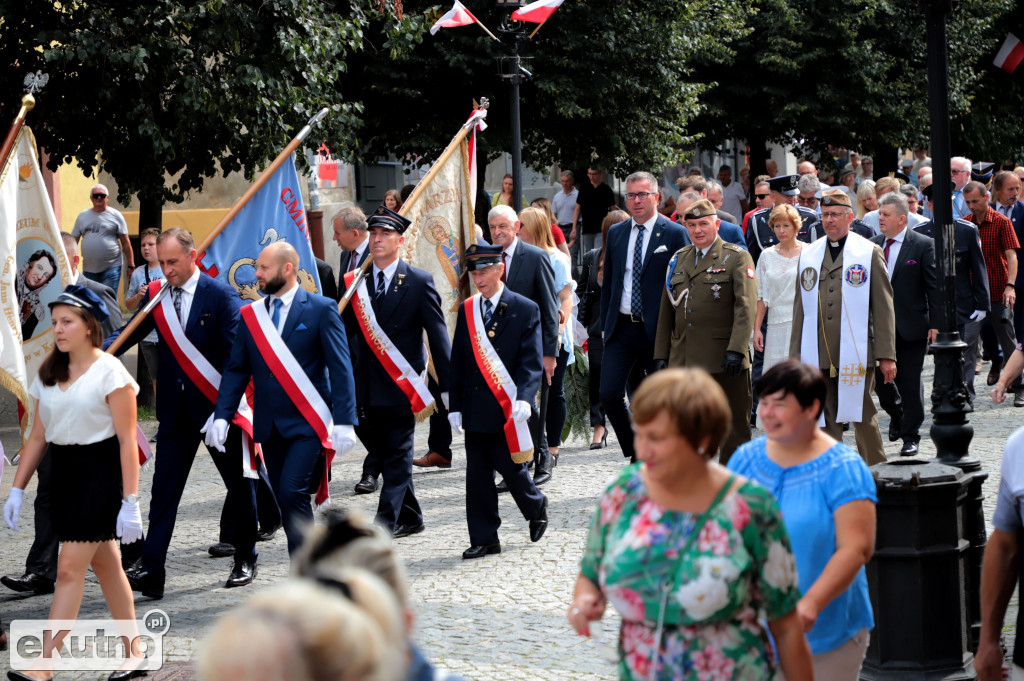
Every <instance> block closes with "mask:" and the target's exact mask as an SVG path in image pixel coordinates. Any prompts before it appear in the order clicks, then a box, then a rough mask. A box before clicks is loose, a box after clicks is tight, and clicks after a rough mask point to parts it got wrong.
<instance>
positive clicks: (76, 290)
mask: <svg viewBox="0 0 1024 681" xmlns="http://www.w3.org/2000/svg"><path fill="white" fill-rule="evenodd" d="M50 311H51V312H50V314H51V316H52V319H53V337H54V344H55V347H54V349H53V350H52V351H51V352H50V354H49V355H48V356H47V357H46V359H45V360H44V361H43V364H42V365H41V366H40V368H39V376H38V377H37V378H36V379H35V381H33V383H32V386H31V387H30V388H29V394H30V395H31V396H32V397H34V398H35V400H36V412H35V421H34V423H33V426H32V432H31V434H30V435H29V438H28V441H27V442H26V443H25V447H24V449H23V450H22V453H21V465H20V466H18V472H17V474H16V475H15V477H14V486H13V488H12V489H11V494H10V496H9V497H8V499H7V503H6V504H5V505H4V520H6V521H7V524H8V525H9V526H10V527H11V529H14V530H17V529H18V516H19V514H20V510H21V500H22V494H23V492H24V490H25V486H26V485H27V484H28V481H29V479H30V478H31V477H32V474H33V473H34V472H35V470H36V467H37V466H38V464H39V460H40V458H41V457H42V455H43V452H44V450H45V449H46V447H47V446H48V445H49V447H50V456H51V457H52V459H53V483H52V485H53V491H52V493H53V511H52V516H53V528H54V531H55V532H56V534H57V538H58V539H59V540H60V541H61V543H62V546H61V552H60V559H59V562H58V565H57V584H56V589H55V591H54V595H53V603H52V604H51V606H50V619H51V620H73V619H75V618H76V617H77V615H78V610H79V607H80V606H81V604H82V592H83V590H84V588H85V575H86V572H87V571H88V569H89V568H90V567H92V570H93V572H94V573H95V575H96V577H97V578H98V579H99V581H100V586H101V587H102V589H103V595H104V597H105V598H106V601H107V606H108V607H109V608H110V613H111V615H112V616H113V618H114V619H115V620H130V621H132V622H134V621H135V601H134V598H133V596H132V590H131V587H130V586H129V584H128V579H127V578H126V577H125V574H124V570H122V568H121V556H120V554H119V552H118V545H117V538H118V537H121V538H122V540H123V542H124V543H126V544H130V543H132V542H134V541H138V540H139V539H140V538H141V537H142V515H141V513H140V511H139V502H138V492H139V459H138V449H137V444H136V435H135V430H136V409H135V395H136V394H137V393H138V391H139V386H138V385H137V384H136V383H135V381H133V380H132V377H131V376H130V375H129V374H128V371H127V370H126V369H125V368H124V366H123V365H122V364H121V363H120V362H119V361H118V360H116V359H114V357H113V356H111V355H108V354H105V353H104V352H103V351H102V350H100V345H101V344H102V342H103V332H102V330H101V328H100V322H101V321H102V320H103V319H105V318H106V317H107V315H108V312H107V308H106V305H105V304H104V303H103V301H102V300H100V298H99V297H98V296H96V295H95V294H94V293H93V292H92V291H89V290H88V289H86V288H83V287H81V286H75V285H71V286H68V287H67V289H65V290H64V292H63V293H61V295H60V296H59V297H58V298H57V300H55V301H54V302H52V303H50ZM121 634H122V635H126V636H129V637H134V636H136V635H137V634H136V632H134V631H130V630H128V631H122V632H121ZM62 638H63V637H62V636H58V637H56V638H55V640H54V644H53V645H52V646H50V647H49V648H48V649H46V650H44V651H43V657H44V658H45V657H47V656H48V655H50V654H51V652H52V650H53V648H57V647H59V646H60V645H61V641H62ZM131 649H132V659H126V660H125V664H124V665H123V666H122V670H123V671H118V672H115V673H114V674H112V675H111V677H110V678H111V680H112V681H117V680H119V679H130V678H133V677H135V676H141V675H143V674H144V673H145V672H144V671H143V670H142V669H137V667H139V666H140V661H141V655H142V653H141V652H140V651H139V648H138V639H137V638H133V643H132V646H131ZM40 662H41V665H40V670H39V671H35V670H33V671H27V672H24V673H21V672H15V671H10V672H8V677H9V678H11V679H15V680H23V679H47V678H50V676H51V673H50V672H47V671H43V669H44V666H43V665H45V660H40Z"/></svg>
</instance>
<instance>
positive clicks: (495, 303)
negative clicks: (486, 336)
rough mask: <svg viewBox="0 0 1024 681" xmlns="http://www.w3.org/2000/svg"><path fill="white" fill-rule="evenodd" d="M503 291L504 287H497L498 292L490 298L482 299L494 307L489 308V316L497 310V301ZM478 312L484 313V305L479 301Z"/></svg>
mask: <svg viewBox="0 0 1024 681" xmlns="http://www.w3.org/2000/svg"><path fill="white" fill-rule="evenodd" d="M504 290H505V286H504V285H501V286H498V292H497V293H495V294H494V295H493V296H491V297H490V298H484V300H489V301H491V305H493V306H494V307H492V308H491V314H494V312H495V310H497V309H498V299H499V298H501V293H502V291H504ZM480 311H481V312H483V311H484V303H483V301H480Z"/></svg>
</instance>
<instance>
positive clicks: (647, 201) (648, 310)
mask: <svg viewBox="0 0 1024 681" xmlns="http://www.w3.org/2000/svg"><path fill="white" fill-rule="evenodd" d="M660 201H661V193H660V191H659V190H658V179H657V178H656V177H654V175H652V174H650V173H646V172H640V173H633V174H632V175H630V176H629V177H627V178H626V207H627V208H628V209H629V212H630V214H631V215H632V216H633V217H632V218H631V219H629V220H626V221H624V222H620V223H618V224H617V225H612V226H611V228H610V229H609V230H608V244H607V245H606V246H605V259H604V281H605V282H606V284H607V285H605V286H603V287H601V320H602V326H601V328H602V334H603V335H604V360H603V365H602V367H601V403H602V404H603V405H604V409H605V413H606V414H607V416H608V420H609V421H611V424H612V428H614V429H615V437H616V438H618V440H619V445H620V446H621V447H622V455H623V456H625V457H626V458H628V459H630V460H632V459H634V458H635V452H634V449H633V423H632V420H631V417H630V413H629V409H628V408H627V407H626V402H625V396H626V381H627V379H628V378H629V374H630V372H631V371H632V370H633V367H634V366H635V365H636V364H637V363H639V364H640V366H641V367H643V369H644V370H645V371H646V372H647V373H651V372H652V371H653V370H654V336H655V333H656V332H657V330H658V310H659V308H660V307H661V289H662V287H663V286H664V284H665V272H666V270H667V269H668V261H669V260H670V259H671V258H672V255H673V254H674V253H675V252H676V251H678V250H679V249H680V248H682V247H683V246H687V245H689V244H690V236H689V235H688V234H687V233H686V230H685V229H684V228H683V227H682V226H680V225H678V224H676V223H674V222H672V221H671V220H669V219H668V218H666V217H664V216H662V215H659V214H658V205H659V203H660Z"/></svg>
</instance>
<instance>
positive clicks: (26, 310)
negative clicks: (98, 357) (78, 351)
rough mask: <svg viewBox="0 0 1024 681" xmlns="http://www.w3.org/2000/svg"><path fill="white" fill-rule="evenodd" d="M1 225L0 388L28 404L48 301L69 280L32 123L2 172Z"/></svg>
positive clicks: (46, 344) (42, 352) (48, 341)
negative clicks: (0, 320)
mask: <svg viewBox="0 0 1024 681" xmlns="http://www.w3.org/2000/svg"><path fill="white" fill-rule="evenodd" d="M0 228H2V230H3V237H2V239H0V262H2V266H0V310H2V314H3V322H2V323H0V343H2V347H0V386H3V387H4V388H6V389H7V390H9V391H11V392H12V393H13V394H14V395H15V396H16V397H17V398H18V400H19V401H20V402H21V403H22V405H23V406H24V405H26V404H27V402H26V398H27V395H26V391H27V389H28V385H29V384H30V383H31V382H32V380H33V379H34V378H35V376H36V374H37V373H38V372H39V364H40V363H41V362H42V361H43V358H44V357H45V356H46V354H47V353H48V352H49V351H50V350H51V349H52V348H53V334H52V333H50V308H49V307H48V303H50V302H51V301H53V300H55V299H56V298H57V296H58V295H60V292H61V291H63V290H64V287H65V286H67V285H68V283H70V281H71V267H70V264H69V263H68V258H67V254H66V253H65V252H64V244H63V242H62V241H61V236H60V230H59V229H58V228H57V218H56V216H55V215H54V213H53V206H52V205H51V203H50V197H49V195H48V194H47V193H46V186H45V185H44V184H43V174H42V172H41V170H40V168H39V159H38V157H37V155H36V144H35V138H34V137H33V136H32V131H31V130H30V129H29V128H28V127H24V128H22V130H21V132H20V133H19V135H18V139H17V141H16V142H15V144H14V150H13V151H12V152H11V155H10V157H9V158H8V159H7V163H6V164H5V165H4V167H3V169H2V171H0ZM22 412H23V413H22V419H21V425H22V431H23V432H27V426H28V421H29V419H28V417H29V415H30V414H31V409H23V410H22Z"/></svg>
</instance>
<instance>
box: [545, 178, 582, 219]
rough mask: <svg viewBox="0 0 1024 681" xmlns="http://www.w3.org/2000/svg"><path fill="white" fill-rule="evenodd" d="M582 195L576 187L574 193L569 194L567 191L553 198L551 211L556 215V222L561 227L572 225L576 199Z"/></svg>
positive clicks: (556, 194)
mask: <svg viewBox="0 0 1024 681" xmlns="http://www.w3.org/2000/svg"><path fill="white" fill-rule="evenodd" d="M579 195H580V190H579V189H576V187H573V188H572V191H571V192H569V193H568V194H566V193H565V191H564V190H563V191H560V192H556V193H555V195H554V196H553V197H551V210H552V211H553V212H554V214H555V221H556V222H557V223H558V224H560V225H571V224H572V214H573V212H574V211H575V210H576V198H577V197H578V196H579Z"/></svg>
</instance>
